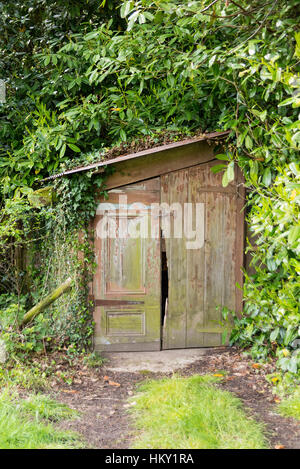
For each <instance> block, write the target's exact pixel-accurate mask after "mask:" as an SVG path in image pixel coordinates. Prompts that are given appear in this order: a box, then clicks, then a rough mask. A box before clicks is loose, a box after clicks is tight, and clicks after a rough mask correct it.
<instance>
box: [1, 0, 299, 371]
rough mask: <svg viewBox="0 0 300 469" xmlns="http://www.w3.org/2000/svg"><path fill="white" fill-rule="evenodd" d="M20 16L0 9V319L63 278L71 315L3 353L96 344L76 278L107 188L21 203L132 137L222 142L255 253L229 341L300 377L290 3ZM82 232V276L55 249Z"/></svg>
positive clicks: (68, 188) (67, 186)
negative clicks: (211, 134)
mask: <svg viewBox="0 0 300 469" xmlns="http://www.w3.org/2000/svg"><path fill="white" fill-rule="evenodd" d="M31 3H32V6H31V7H30V8H29V6H28V5H27V4H24V2H18V1H16V2H11V1H7V2H5V3H4V2H0V8H1V11H2V15H0V18H1V20H0V21H1V26H2V31H3V32H2V35H1V38H0V62H1V64H2V65H3V66H5V70H6V73H10V75H9V76H6V75H3V78H4V80H5V81H6V84H7V100H6V104H2V105H1V115H0V119H1V128H0V139H1V142H0V146H1V147H0V155H1V166H0V186H1V215H0V217H1V220H2V226H3V228H1V232H0V240H1V242H0V248H1V250H3V249H4V250H5V261H2V265H1V267H0V271H1V291H2V293H3V294H4V295H3V296H2V299H1V305H3V306H2V313H1V318H3V317H4V316H9V317H13V318H14V321H16V318H19V317H20V316H21V315H22V314H23V312H24V310H25V309H26V308H28V306H30V305H32V304H33V302H34V301H35V299H36V298H38V297H40V296H41V295H42V294H43V293H44V292H45V286H47V288H48V286H49V285H51V284H53V283H55V282H56V281H57V280H58V279H61V278H63V277H64V275H65V272H69V271H70V270H72V272H74V273H75V272H76V275H75V277H76V281H75V283H74V290H73V293H72V295H71V296H70V298H69V299H68V300H67V301H66V300H64V299H62V300H61V302H60V303H59V304H58V305H56V306H54V308H53V310H52V314H51V315H46V316H45V317H44V318H41V319H40V320H39V321H37V322H36V323H35V324H34V325H32V328H34V329H33V330H31V332H30V329H28V330H27V331H26V330H24V331H23V332H22V334H23V336H24V334H25V336H24V337H23V339H22V338H21V340H19V339H18V340H17V339H16V337H15V336H14V337H12V339H13V340H12V341H11V343H14V344H15V343H16V342H17V343H18V344H21V349H20V351H21V352H22V353H24V352H27V351H26V347H27V348H28V351H30V350H42V349H44V348H46V349H47V348H51V347H62V346H64V347H67V349H68V351H69V353H71V352H72V350H82V349H85V348H86V347H87V346H88V342H89V338H90V337H91V331H92V324H91V321H90V315H89V310H88V303H87V296H86V293H87V292H86V291H85V290H84V285H86V282H83V283H80V280H79V279H80V278H82V276H78V275H77V274H79V273H80V274H82V272H84V276H89V275H90V273H91V272H92V267H93V260H92V252H91V249H90V248H89V246H90V244H89V241H90V240H89V239H88V238H89V235H88V231H87V230H86V222H87V221H88V219H89V217H90V216H92V215H93V213H94V199H93V190H92V187H93V184H94V183H95V182H97V184H98V186H99V188H100V190H101V191H103V190H104V180H102V179H100V178H99V177H98V176H97V177H95V176H93V175H92V173H89V174H85V175H82V176H72V177H70V178H64V179H63V180H61V181H58V182H57V183H56V187H55V189H56V192H57V197H58V203H56V204H53V202H52V205H50V206H49V207H48V208H42V209H39V208H34V207H32V206H31V205H30V204H29V202H28V195H29V196H30V194H32V192H33V189H35V188H37V187H40V186H39V185H36V183H38V181H40V180H42V179H43V178H45V177H47V176H49V174H52V173H54V172H60V171H62V170H64V169H66V168H67V167H70V166H76V165H79V164H82V163H84V162H92V161H95V160H98V159H99V157H100V154H101V155H103V154H104V153H105V151H106V149H107V148H109V147H111V146H114V145H120V144H121V145H123V144H125V143H126V142H127V143H128V144H131V141H132V140H135V139H137V138H139V137H143V138H147V137H148V136H150V137H151V136H155V135H157V134H158V133H160V132H162V131H163V132H164V131H166V130H168V131H170V130H171V131H174V132H175V133H176V132H178V133H179V135H182V134H184V133H187V132H192V131H194V130H196V129H200V130H201V131H203V132H204V131H209V130H230V136H229V139H228V142H227V151H226V153H225V154H222V155H218V158H219V159H220V165H219V166H218V168H217V169H218V170H221V171H224V176H223V183H224V185H227V184H228V183H229V182H230V180H231V179H232V178H233V175H234V171H233V168H234V165H235V164H238V165H239V166H240V167H241V168H242V170H243V172H244V175H245V184H246V186H247V188H248V189H249V191H248V194H249V197H248V201H247V202H246V201H245V204H246V203H248V205H249V216H248V218H249V220H248V221H249V225H250V228H251V230H252V232H253V235H254V236H255V237H256V240H257V243H256V244H257V248H256V249H255V251H253V262H252V264H253V268H254V272H255V273H254V274H253V275H246V282H245V287H244V298H245V311H244V315H243V317H242V319H238V318H237V317H236V318H235V328H234V331H233V335H232V337H231V340H232V342H235V343H238V344H239V345H240V346H242V347H250V348H251V353H252V355H253V356H254V357H255V358H257V359H259V358H265V357H266V356H267V355H270V354H271V355H273V356H277V357H278V366H279V367H280V368H281V369H282V370H283V371H288V372H289V373H291V374H293V375H294V376H295V377H296V376H297V374H298V375H299V368H300V356H299V343H298V342H297V339H299V336H300V331H299V319H300V311H299V296H300V284H299V272H300V266H299V244H300V243H299V239H300V218H299V203H300V181H299V174H300V169H299V142H300V129H299V127H300V121H299V109H298V108H299V105H300V77H299V56H300V32H299V31H298V18H299V2H298V1H297V0H275V1H274V2H260V1H258V0H255V1H252V2H251V3H249V2H246V1H244V0H240V1H239V2H233V1H231V0H228V1H225V2H224V1H221V0H216V1H214V2H211V1H209V0H207V1H206V0H203V1H191V2H181V1H179V0H172V1H171V0H166V1H164V2H160V1H152V0H139V1H125V2H121V1H120V2H119V1H107V2H105V1H104V2H102V4H101V6H99V3H97V2H96V3H97V5H96V4H95V2H94V1H93V0H89V1H88V2H84V4H83V2H81V1H79V0H77V1H75V2H71V3H70V5H69V4H68V3H66V2H60V1H50V2H45V1H44V0H35V1H33V2H31ZM71 4H72V5H71ZM3 70H4V68H3ZM62 213H63V216H61V214H62ZM57 221H60V223H59V227H58V223H57ZM78 221H80V222H81V223H80V224H78ZM79 225H80V226H81V228H82V229H83V232H84V233H85V239H84V244H83V245H82V249H83V252H84V255H83V259H84V261H85V262H84V263H82V262H81V263H78V259H77V260H76V259H75V258H73V257H74V256H71V257H72V259H68V257H67V255H66V252H67V251H65V250H64V246H66V247H67V249H68V246H70V245H73V246H74V247H76V246H75V244H74V240H75V238H76V235H74V233H75V232H76V230H77V229H78V227H79ZM33 227H36V230H35V229H33ZM36 239H39V243H36V241H35V240H36ZM32 245H37V246H38V248H37V249H38V252H39V253H41V256H40V258H39V260H35V261H34V262H33V264H32V265H33V266H34V269H35V270H33V271H32V277H31V279H33V280H31V283H30V278H29V276H28V275H27V274H26V272H28V262H27V263H25V264H26V265H24V263H23V261H22V260H21V259H24V257H22V256H21V255H20V253H21V251H24V249H25V248H26V249H27V250H28V251H31V246H32ZM62 245H63V246H62ZM3 252H4V251H3ZM16 259H19V261H18V262H16ZM58 273H59V275H58ZM85 278H87V277H85ZM10 279H13V280H12V281H11V280H10ZM65 301H66V303H67V304H66V303H65ZM14 305H15V306H14ZM7 309H8V311H7ZM4 311H5V312H4ZM227 313H228V312H227ZM79 320H82V323H81V324H79V322H78V321H79ZM9 327H13V326H12V325H10V326H9ZM8 332H9V333H10V334H11V333H14V330H12V331H11V330H8ZM8 332H7V333H8ZM26 334H27V336H26ZM29 337H30V338H29ZM86 338H87V339H86ZM48 339H49V340H48ZM26 344H29V345H26ZM73 344H74V345H73Z"/></svg>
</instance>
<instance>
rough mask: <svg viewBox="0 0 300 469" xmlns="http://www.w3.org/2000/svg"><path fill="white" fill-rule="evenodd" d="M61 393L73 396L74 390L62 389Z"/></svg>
mask: <svg viewBox="0 0 300 469" xmlns="http://www.w3.org/2000/svg"><path fill="white" fill-rule="evenodd" d="M62 392H66V393H67V394H75V392H77V391H75V389H62Z"/></svg>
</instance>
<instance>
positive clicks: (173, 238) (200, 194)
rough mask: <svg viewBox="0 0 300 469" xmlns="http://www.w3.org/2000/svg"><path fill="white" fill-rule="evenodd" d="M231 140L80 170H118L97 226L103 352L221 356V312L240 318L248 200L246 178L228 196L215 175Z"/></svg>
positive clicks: (193, 142)
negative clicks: (217, 151)
mask: <svg viewBox="0 0 300 469" xmlns="http://www.w3.org/2000/svg"><path fill="white" fill-rule="evenodd" d="M222 135H224V133H223V134H220V133H213V134H207V135H205V136H202V137H197V138H193V139H190V140H183V141H180V142H175V143H172V144H168V145H164V146H160V147H155V148H152V149H148V150H145V151H141V152H138V153H134V154H130V155H126V156H122V157H117V158H114V159H111V160H108V161H103V162H100V163H97V164H95V165H91V166H89V167H85V168H79V169H77V170H75V171H79V170H81V169H89V168H91V167H99V171H101V167H102V166H103V167H104V166H106V165H114V167H115V172H114V173H113V174H112V175H111V176H110V177H109V178H108V180H107V183H106V184H107V189H108V196H109V197H108V199H99V200H98V202H99V203H98V207H97V212H96V216H95V219H94V223H93V229H94V231H95V254H96V261H97V269H96V273H95V275H94V281H93V285H92V287H91V296H92V299H93V301H94V320H95V324H96V326H95V336H94V344H95V350H96V351H97V350H98V351H102V350H107V351H142V350H145V351H146V350H148V351H149V350H161V349H174V348H190V347H211V346H218V345H221V343H222V338H221V337H222V332H223V331H222V325H221V323H220V322H221V308H222V306H227V307H228V308H230V309H232V310H235V311H241V309H242V292H241V290H240V289H239V288H237V286H236V283H238V284H240V285H242V283H243V275H242V270H241V269H242V267H243V257H244V256H243V254H244V213H243V207H244V205H245V194H244V186H243V183H242V176H241V173H240V172H239V170H238V168H236V170H235V171H236V174H235V180H234V181H233V182H232V183H230V184H229V185H228V186H227V187H226V188H224V187H223V186H222V175H223V173H222V172H221V173H220V172H219V173H216V174H215V173H213V172H212V171H211V168H212V167H213V166H214V165H216V164H220V161H218V160H216V159H215V157H214V143H213V141H214V139H215V138H220V136H222ZM72 172H74V170H72ZM197 216H198V219H197ZM145 232H146V235H145ZM190 233H192V234H193V235H194V238H195V239H192V237H191V236H190Z"/></svg>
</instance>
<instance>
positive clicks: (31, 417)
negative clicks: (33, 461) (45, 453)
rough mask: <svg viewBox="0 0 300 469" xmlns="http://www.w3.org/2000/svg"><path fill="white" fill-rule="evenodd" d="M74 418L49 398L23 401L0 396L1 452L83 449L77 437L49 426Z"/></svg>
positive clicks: (72, 413) (38, 397)
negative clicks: (8, 450)
mask: <svg viewBox="0 0 300 469" xmlns="http://www.w3.org/2000/svg"><path fill="white" fill-rule="evenodd" d="M75 415H76V413H75V412H74V411H72V410H71V409H69V408H68V407H66V406H64V405H63V404H60V403H58V402H56V401H54V400H52V399H50V398H49V397H48V396H42V395H37V396H34V395H33V396H30V397H28V398H27V399H20V398H19V396H18V395H17V394H14V395H9V394H8V391H6V392H5V391H4V392H2V393H1V394H0V449H71V448H81V447H83V443H82V442H81V441H80V437H79V435H78V434H76V433H74V432H70V431H62V430H58V429H57V428H55V427H54V426H53V425H52V424H51V423H50V421H59V420H62V419H65V418H68V419H69V418H73V417H75Z"/></svg>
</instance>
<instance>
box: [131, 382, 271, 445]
mask: <svg viewBox="0 0 300 469" xmlns="http://www.w3.org/2000/svg"><path fill="white" fill-rule="evenodd" d="M217 381H219V378H217V377H213V376H199V375H194V376H192V377H190V378H182V377H178V376H174V377H172V378H167V379H162V380H158V381H157V380H149V381H148V382H145V383H143V384H142V385H140V386H139V392H138V394H137V395H135V396H134V398H132V399H133V401H134V402H133V404H134V405H133V406H132V410H131V412H132V413H133V417H134V421H135V423H136V427H137V429H139V430H141V433H140V434H139V436H138V437H137V438H136V440H135V442H134V445H133V448H151V449H158V448H170V449H193V448H195V449H226V448H232V449H241V448H245V449H246V448H248V449H259V448H267V443H266V440H265V438H264V435H263V429H262V425H261V424H259V423H257V422H256V421H254V420H253V419H251V418H250V417H248V416H246V414H245V412H244V411H243V409H242V404H241V401H240V400H239V399H238V398H236V397H235V396H234V395H233V394H231V393H229V392H227V391H222V390H220V389H218V388H216V387H215V386H214V383H216V382H217Z"/></svg>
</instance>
